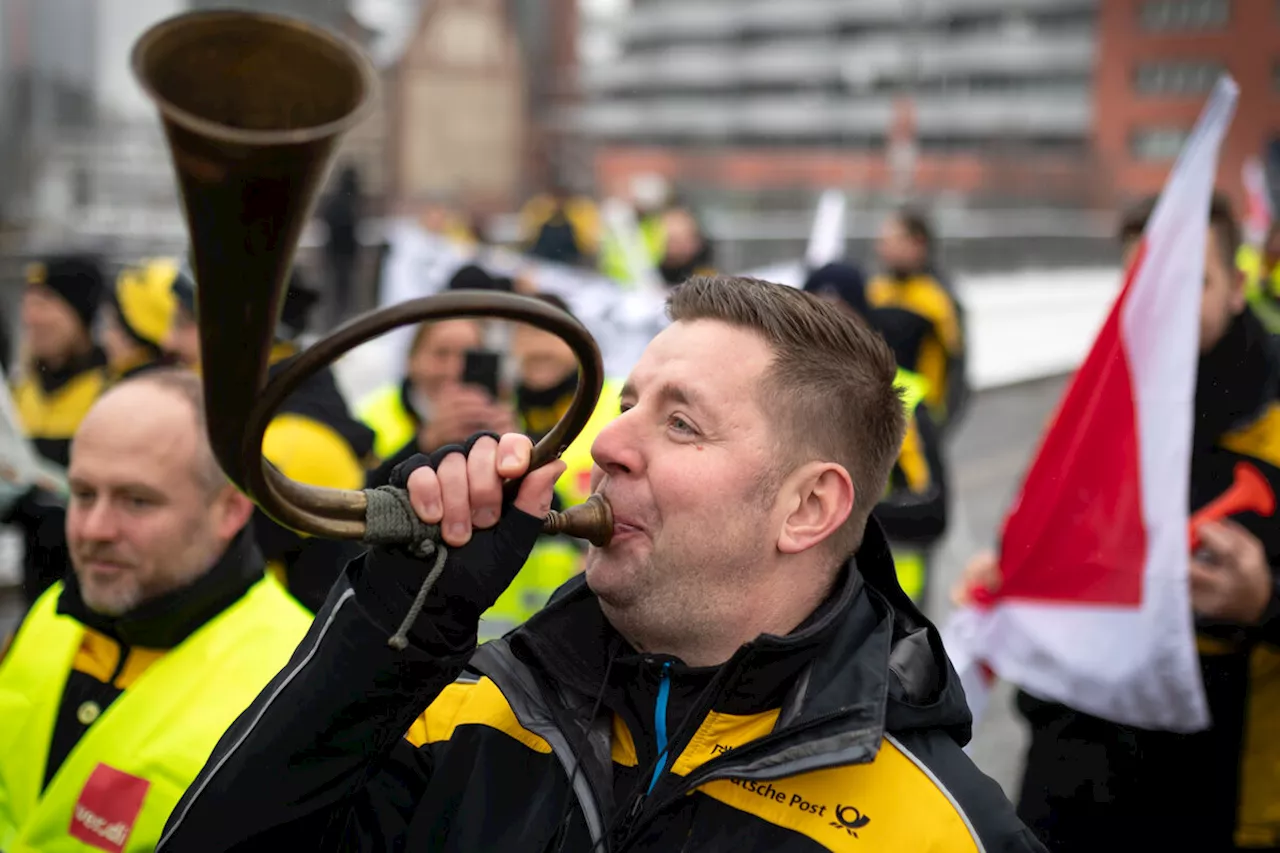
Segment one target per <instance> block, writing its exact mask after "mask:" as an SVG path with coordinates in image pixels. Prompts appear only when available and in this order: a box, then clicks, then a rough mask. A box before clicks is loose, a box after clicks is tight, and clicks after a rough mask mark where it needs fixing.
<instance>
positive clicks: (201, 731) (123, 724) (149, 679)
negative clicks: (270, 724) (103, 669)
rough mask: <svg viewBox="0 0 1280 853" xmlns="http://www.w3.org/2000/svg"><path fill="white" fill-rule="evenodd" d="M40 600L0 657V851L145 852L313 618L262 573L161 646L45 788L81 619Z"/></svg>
mask: <svg viewBox="0 0 1280 853" xmlns="http://www.w3.org/2000/svg"><path fill="white" fill-rule="evenodd" d="M61 592H62V584H56V585H55V586H53V587H52V588H50V589H49V590H48V591H47V592H45V594H44V595H43V596H41V597H40V599H39V600H37V602H36V604H35V605H34V607H33V608H32V610H31V612H30V614H28V616H27V618H26V620H25V621H24V623H23V625H22V627H21V628H20V629H19V631H18V635H17V636H16V637H15V638H14V641H13V645H12V646H11V647H10V649H9V652H8V654H7V655H6V657H5V659H4V661H3V662H2V663H0V756H3V760H0V850H4V851H5V853H71V851H75V853H89V851H95V853H100V851H102V850H110V851H120V853H142V851H151V850H154V849H155V846H156V844H157V843H158V842H159V840H160V834H161V832H162V831H163V829H164V824H165V821H166V820H168V818H169V813H170V812H171V811H172V810H173V808H174V807H175V806H176V805H177V803H178V799H179V798H180V797H181V796H182V793H183V791H185V790H186V788H187V787H188V786H189V785H190V784H191V782H192V780H194V779H195V777H196V774H197V773H198V772H199V771H200V768H202V767H203V766H204V764H205V762H206V761H207V760H208V758H209V754H210V753H211V752H212V751H213V747H214V745H215V744H217V742H218V739H219V738H221V737H222V735H223V733H224V732H225V731H226V729H227V728H228V727H229V726H230V725H231V723H232V722H234V721H235V719H236V717H237V716H239V715H240V713H241V712H242V711H244V709H245V708H246V707H248V705H249V703H250V702H252V701H253V699H254V697H256V696H257V695H258V693H260V692H261V691H262V689H263V688H264V687H265V686H266V685H267V683H268V682H269V681H270V680H271V678H272V677H274V676H275V674H276V673H277V672H278V671H279V670H280V669H281V668H282V667H283V666H284V665H285V664H286V663H287V662H288V660H289V657H290V656H291V655H292V654H293V651H294V648H295V647H296V646H297V645H298V643H299V642H300V641H301V640H302V638H303V636H304V635H305V634H306V632H307V628H308V626H309V625H310V623H311V616H310V614H308V613H307V612H306V610H304V609H303V608H302V606H301V605H299V604H298V603H297V602H296V601H294V600H293V599H292V598H291V597H290V596H289V595H288V594H287V593H286V592H285V591H284V590H283V589H282V588H281V587H280V585H279V584H277V583H276V582H275V581H274V580H271V579H269V578H264V579H263V580H262V581H259V582H258V583H257V584H255V585H254V586H253V587H252V588H251V589H250V590H249V591H248V592H247V593H245V595H244V596H243V597H242V598H241V599H240V600H239V601H237V602H236V603H235V604H233V605H231V606H230V607H228V608H227V609H226V610H224V611H223V612H222V613H221V614H219V615H218V616H216V617H214V618H213V619H212V620H210V621H209V622H208V623H206V624H205V625H204V626H203V627H201V628H200V629H199V630H198V631H196V632H195V633H194V634H192V635H191V636H190V637H188V638H187V639H186V640H185V641H183V642H182V644H181V645H179V646H177V647H176V648H174V649H173V650H171V651H169V652H168V653H167V654H165V655H164V656H163V657H161V658H160V659H159V660H157V661H156V662H155V663H153V664H152V665H151V666H150V667H149V668H148V669H147V671H146V672H144V673H143V674H142V675H141V676H140V677H139V678H138V680H137V681H136V682H134V683H133V684H132V685H131V686H130V687H129V688H128V689H127V690H125V691H124V692H123V693H121V694H120V696H119V697H118V698H117V699H116V700H115V701H114V702H112V703H111V705H109V706H108V707H107V709H106V711H104V712H103V713H102V716H100V717H99V718H98V719H97V720H96V721H95V722H94V723H93V724H92V725H91V726H90V727H89V729H88V730H87V731H86V732H85V733H84V736H83V737H82V738H81V739H80V742H79V743H77V744H76V746H75V748H74V749H72V750H71V753H70V754H69V755H68V756H67V758H66V761H64V762H63V764H62V767H61V768H59V770H58V772H57V774H56V775H55V776H54V777H53V779H52V780H51V781H50V783H49V787H48V788H46V789H45V790H44V791H43V792H42V791H41V785H42V784H43V782H44V776H45V764H46V761H47V756H48V751H49V747H50V743H51V741H52V738H53V729H54V723H55V721H56V720H57V717H58V711H59V706H60V704H61V702H62V691H63V687H64V685H65V683H66V678H67V676H68V675H69V674H70V672H71V668H72V662H73V661H74V660H75V656H76V652H77V651H78V650H79V648H80V643H81V640H82V638H83V635H84V631H85V629H84V627H83V626H82V625H80V623H78V622H76V621H75V620H74V619H72V618H70V617H69V616H60V615H58V613H57V601H58V596H59V594H61Z"/></svg>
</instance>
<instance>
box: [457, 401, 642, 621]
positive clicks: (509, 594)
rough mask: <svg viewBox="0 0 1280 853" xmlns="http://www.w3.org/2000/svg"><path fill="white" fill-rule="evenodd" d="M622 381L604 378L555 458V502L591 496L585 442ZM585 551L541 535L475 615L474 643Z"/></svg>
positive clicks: (525, 609) (515, 614)
mask: <svg viewBox="0 0 1280 853" xmlns="http://www.w3.org/2000/svg"><path fill="white" fill-rule="evenodd" d="M621 392H622V382H620V381H618V380H607V381H606V382H605V384H604V387H603V389H602V390H601V392H600V400H599V401H598V402H597V403H596V408H595V411H594V412H593V413H592V415H591V419H590V420H589V421H587V425H586V426H585V427H584V428H583V430H582V432H580V433H579V434H578V437H577V438H575V439H574V440H573V443H571V444H570V445H569V447H568V448H566V449H565V452H564V453H563V454H561V456H560V458H561V459H562V460H564V462H565V465H566V466H567V467H566V470H565V472H564V474H562V475H561V477H560V480H559V481H558V482H557V483H556V494H557V495H558V496H559V497H560V501H561V503H562V504H563V505H564V506H566V507H569V506H573V505H574V504H580V503H582V502H583V501H585V500H586V499H587V498H588V497H589V496H590V494H591V445H592V443H593V442H594V441H595V440H596V436H597V435H599V433H600V430H601V429H602V428H603V427H604V425H605V424H607V423H608V422H609V421H611V420H613V419H614V418H615V417H617V415H618V398H619V396H620V395H621ZM584 556H585V553H584V551H583V549H582V547H581V546H580V545H578V544H576V543H574V542H572V541H568V540H565V539H560V538H543V539H540V540H539V541H538V544H537V545H536V546H535V547H534V549H533V552H532V553H531V554H530V555H529V559H528V560H526V561H525V564H524V567H523V568H522V569H520V573H519V574H518V575H516V578H515V580H514V581H512V583H511V586H509V587H507V589H506V591H505V592H504V593H503V594H502V597H501V598H499V599H498V601H497V602H496V603H495V604H494V605H493V607H491V608H490V609H489V610H487V611H485V613H484V615H483V616H482V617H481V619H480V635H479V637H480V641H481V642H484V641H485V640H489V639H493V638H495V637H501V636H502V635H503V634H505V633H506V632H507V631H510V630H511V629H512V628H515V627H516V626H518V625H521V624H523V623H524V622H525V621H526V620H527V619H528V618H529V617H530V616H532V615H533V614H535V613H537V612H538V611H539V610H541V609H542V608H543V606H544V605H546V603H547V600H548V599H549V598H551V594H552V593H553V592H555V591H556V590H557V589H559V588H560V586H561V585H562V584H563V583H564V582H565V581H567V580H569V578H571V577H573V576H574V575H575V574H577V573H578V572H579V571H581V570H582V560H583V557H584Z"/></svg>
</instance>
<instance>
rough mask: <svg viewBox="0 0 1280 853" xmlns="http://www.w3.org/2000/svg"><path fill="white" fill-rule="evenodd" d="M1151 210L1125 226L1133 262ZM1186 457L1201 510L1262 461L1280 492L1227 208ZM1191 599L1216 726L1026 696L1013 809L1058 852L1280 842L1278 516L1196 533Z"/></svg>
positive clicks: (1212, 241)
mask: <svg viewBox="0 0 1280 853" xmlns="http://www.w3.org/2000/svg"><path fill="white" fill-rule="evenodd" d="M1153 207H1154V200H1149V201H1147V202H1145V203H1143V204H1141V205H1139V206H1138V207H1136V208H1135V209H1134V210H1132V211H1130V212H1128V213H1127V214H1126V216H1125V217H1124V220H1123V223H1122V227H1121V233H1120V237H1121V241H1122V244H1123V247H1124V254H1125V266H1126V267H1127V266H1128V265H1129V263H1130V261H1131V260H1132V255H1133V252H1134V250H1135V249H1136V247H1137V245H1138V243H1139V241H1140V239H1141V236H1142V232H1143V230H1144V229H1145V227H1146V222H1147V219H1148V218H1149V216H1150V214H1151V211H1152V209H1153ZM1209 222H1210V234H1209V243H1208V246H1207V250H1206V256H1205V269H1204V271H1203V272H1201V271H1198V270H1188V271H1187V274H1188V275H1191V276H1195V277H1196V278H1197V279H1200V278H1203V281H1204V291H1203V293H1204V295H1203V297H1202V300H1201V309H1200V353H1201V355H1200V361H1199V366H1198V368H1197V379H1196V396H1195V404H1194V405H1195V409H1194V411H1195V420H1194V432H1193V437H1192V458H1191V491H1190V496H1189V497H1190V505H1189V509H1190V511H1191V512H1193V513H1194V512H1195V511H1196V510H1198V509H1200V508H1201V507H1203V506H1205V505H1206V504H1208V503H1209V502H1210V501H1212V500H1214V499H1215V498H1217V497H1218V496H1220V495H1221V494H1222V493H1223V492H1225V491H1226V490H1227V489H1228V488H1229V487H1230V486H1231V484H1232V482H1233V479H1234V469H1235V466H1236V465H1237V464H1238V463H1239V462H1241V461H1246V462H1248V463H1250V464H1252V465H1254V466H1255V467H1256V468H1257V469H1258V470H1259V471H1261V472H1262V473H1263V475H1264V476H1265V477H1266V478H1267V480H1268V481H1269V482H1270V484H1271V487H1272V489H1273V490H1276V491H1280V401H1278V400H1277V396H1276V390H1277V383H1278V382H1280V365H1277V361H1276V357H1275V352H1274V349H1273V348H1272V346H1271V345H1270V341H1269V336H1268V334H1267V332H1266V331H1265V329H1263V327H1262V325H1261V323H1260V322H1259V321H1258V319H1257V318H1256V317H1255V316H1254V315H1253V313H1252V312H1250V311H1248V310H1246V301H1245V292H1244V279H1243V276H1242V275H1241V274H1240V273H1239V271H1238V270H1237V269H1236V267H1235V264H1234V263H1233V261H1234V259H1235V256H1236V251H1237V249H1238V246H1239V243H1240V230H1239V225H1238V223H1237V221H1236V218H1235V216H1234V214H1233V212H1232V210H1231V206H1230V204H1229V202H1228V201H1227V200H1226V199H1225V198H1224V197H1221V196H1218V197H1215V198H1214V200H1213V202H1212V206H1211V209H1210V213H1209ZM1200 534H1201V537H1202V539H1203V542H1204V546H1205V547H1204V549H1203V550H1202V551H1200V552H1197V553H1196V554H1194V555H1192V561H1191V575H1190V593H1191V605H1192V609H1193V611H1194V617H1195V624H1196V628H1197V645H1198V647H1199V652H1200V666H1201V672H1202V676H1203V683H1204V688H1205V691H1206V696H1207V699H1208V702H1209V712H1210V717H1211V727H1210V728H1209V729H1208V730H1206V731H1203V732H1197V733H1194V734H1176V733H1172V732H1163V731H1151V730H1144V729H1137V728H1134V727H1131V726H1126V725H1119V724H1117V723H1113V722H1110V721H1108V720H1103V719H1099V718H1097V717H1094V716H1091V715H1089V714H1085V713H1082V712H1080V711H1076V710H1074V709H1073V708H1070V707H1067V706H1065V705H1061V704H1058V703H1056V702H1049V701H1045V700H1042V699H1039V698H1036V697H1034V696H1032V695H1031V694H1029V693H1026V692H1025V691H1019V693H1018V695H1017V700H1016V703H1017V709H1018V711H1019V713H1020V714H1021V715H1022V716H1023V717H1024V718H1025V719H1026V721H1027V723H1028V724H1029V725H1030V729H1031V743H1030V746H1029V747H1028V750H1027V755H1026V771H1025V775H1024V777H1023V781H1022V788H1021V795H1020V798H1019V803H1018V813H1019V816H1020V817H1021V818H1022V819H1023V820H1024V821H1026V822H1027V824H1028V825H1029V826H1031V827H1032V828H1033V829H1034V830H1035V831H1036V832H1037V834H1038V835H1039V836H1040V837H1041V839H1042V840H1043V841H1044V842H1045V844H1046V846H1048V847H1049V848H1050V850H1052V851H1054V853H1075V851H1090V853H1106V852H1107V851H1113V850H1114V851H1130V850H1203V851H1235V850H1240V851H1243V850H1277V849H1280V824H1277V822H1276V820H1275V816H1276V814H1277V813H1280V738H1278V737H1276V729H1275V725H1276V721H1277V720H1280V665H1278V663H1280V586H1278V583H1280V581H1278V578H1277V567H1278V566H1280V517H1277V516H1274V515H1273V516H1270V517H1262V516H1259V515H1257V514H1255V513H1252V512H1246V513H1240V514H1237V515H1235V516H1233V517H1232V518H1231V519H1229V520H1227V521H1223V522H1220V523H1211V524H1206V525H1204V526H1202V527H1201V528H1200ZM979 585H981V586H985V587H987V588H988V589H991V590H993V591H994V590H996V589H998V588H999V585H1000V575H999V568H998V560H997V558H996V556H995V555H994V554H990V553H987V554H981V555H978V556H977V557H975V558H974V559H973V560H972V561H971V562H970V564H969V565H968V566H967V568H966V570H965V575H964V578H963V579H962V581H961V583H960V585H959V586H958V587H957V589H956V590H955V591H954V594H955V598H956V600H957V601H958V602H963V601H965V600H966V599H967V596H968V591H969V590H970V589H973V588H975V587H976V586H979Z"/></svg>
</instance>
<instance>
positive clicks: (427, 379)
mask: <svg viewBox="0 0 1280 853" xmlns="http://www.w3.org/2000/svg"><path fill="white" fill-rule="evenodd" d="M446 289H447V290H496V291H501V292H511V291H513V290H514V289H515V283H514V282H513V281H512V280H511V279H509V278H505V277H502V276H493V275H490V274H489V273H488V272H486V271H485V270H484V269H482V268H481V267H478V266H475V265H471V264H468V265H465V266H463V267H461V268H460V269H459V270H458V271H457V272H455V273H454V274H453V277H452V278H451V279H450V280H449V284H448V285H447V288H446ZM484 348H485V330H484V327H483V326H482V325H481V324H480V323H479V322H478V321H475V320H470V319H457V320H439V321H431V322H427V323H423V324H422V325H421V326H419V327H418V329H417V331H416V332H415V333H414V337H413V341H412V343H411V344H410V346H409V358H408V363H407V364H406V369H405V376H404V379H402V380H401V381H400V382H399V383H398V384H397V385H392V386H388V387H385V388H382V389H379V390H378V391H375V392H373V393H372V394H371V395H369V396H368V397H367V398H365V399H364V400H362V401H360V403H359V404H358V405H357V409H356V411H357V413H358V416H359V417H360V418H361V420H363V421H364V423H365V424H367V425H368V426H369V427H370V428H371V429H372V430H373V431H374V433H375V435H376V439H375V445H374V448H375V452H376V453H377V456H378V458H379V459H380V460H381V465H380V466H379V468H378V469H377V471H375V472H373V473H372V474H371V475H370V482H371V483H377V484H382V483H385V482H386V481H387V479H388V478H389V477H390V474H391V470H392V469H393V468H394V467H395V466H396V465H397V464H399V463H400V462H401V461H403V460H404V459H407V458H409V457H410V456H412V455H414V454H415V453H419V452H430V450H431V449H433V448H436V447H443V446H444V445H446V444H452V443H455V442H457V441H460V440H463V439H465V438H466V437H467V436H468V435H471V434H472V433H475V432H478V431H481V430H487V429H492V430H493V431H495V432H501V431H509V430H512V429H514V428H515V424H516V416H515V410H514V408H513V407H512V406H511V405H510V404H509V403H508V402H506V401H503V400H499V399H495V398H494V396H493V395H492V394H490V393H489V392H488V391H487V390H486V389H483V388H479V387H476V386H474V385H465V384H463V382H462V375H463V370H464V367H465V364H466V356H467V351H468V350H482V349H484ZM499 427H501V429H498V428H499Z"/></svg>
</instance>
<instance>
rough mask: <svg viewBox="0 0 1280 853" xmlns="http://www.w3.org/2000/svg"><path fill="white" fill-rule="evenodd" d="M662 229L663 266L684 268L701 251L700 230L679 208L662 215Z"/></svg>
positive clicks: (691, 218) (695, 221)
mask: <svg viewBox="0 0 1280 853" xmlns="http://www.w3.org/2000/svg"><path fill="white" fill-rule="evenodd" d="M662 227H663V236H664V237H665V240H666V250H665V253H664V255H663V258H662V262H663V264H664V265H665V266H669V267H679V266H684V265H685V264H687V263H689V262H690V261H692V260H693V259H694V258H695V257H696V256H697V254H698V252H700V251H701V250H702V242H703V241H702V230H701V229H700V228H699V227H698V221H697V220H696V219H694V218H693V214H691V213H690V212H689V211H687V210H682V209H680V208H676V209H675V210H668V211H667V212H666V213H664V214H662Z"/></svg>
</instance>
